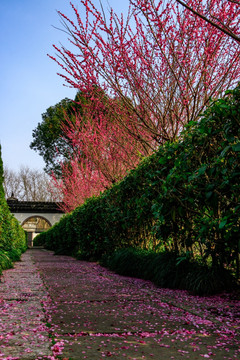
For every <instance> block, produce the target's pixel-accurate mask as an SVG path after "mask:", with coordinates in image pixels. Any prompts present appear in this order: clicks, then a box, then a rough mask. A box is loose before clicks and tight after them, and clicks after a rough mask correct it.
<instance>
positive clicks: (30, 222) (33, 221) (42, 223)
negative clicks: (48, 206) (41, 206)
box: [22, 215, 52, 247]
mask: <svg viewBox="0 0 240 360" xmlns="http://www.w3.org/2000/svg"><path fill="white" fill-rule="evenodd" d="M51 226H52V225H51V223H50V222H49V220H47V219H46V218H44V217H43V216H39V215H34V216H30V217H29V218H27V219H26V220H24V221H23V223H22V227H23V229H24V230H25V231H27V233H28V246H29V247H32V246H33V239H34V238H35V236H37V234H39V233H41V232H43V231H46V230H48V229H49V228H50V227H51Z"/></svg>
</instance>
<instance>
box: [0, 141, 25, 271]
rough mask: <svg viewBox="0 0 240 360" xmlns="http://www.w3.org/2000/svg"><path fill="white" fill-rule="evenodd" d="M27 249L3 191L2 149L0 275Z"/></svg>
mask: <svg viewBox="0 0 240 360" xmlns="http://www.w3.org/2000/svg"><path fill="white" fill-rule="evenodd" d="M26 248H27V243H26V235H25V232H24V230H23V228H22V227H21V226H20V225H19V223H18V221H17V220H16V219H15V218H14V216H13V215H12V214H11V212H10V210H9V208H8V205H7V202H6V200H5V196H4V190H3V166H2V158H1V147H0V274H1V272H2V270H3V269H7V268H9V267H11V266H12V265H13V264H12V261H16V260H19V259H20V256H21V254H22V252H24V251H25V250H26Z"/></svg>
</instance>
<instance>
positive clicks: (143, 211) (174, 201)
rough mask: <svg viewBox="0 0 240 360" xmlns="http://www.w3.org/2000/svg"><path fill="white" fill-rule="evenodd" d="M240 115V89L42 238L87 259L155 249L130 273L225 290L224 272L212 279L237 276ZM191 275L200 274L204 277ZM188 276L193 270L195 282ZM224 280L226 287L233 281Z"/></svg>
mask: <svg viewBox="0 0 240 360" xmlns="http://www.w3.org/2000/svg"><path fill="white" fill-rule="evenodd" d="M239 119H240V88H239V87H238V88H236V89H235V90H232V91H228V92H227V93H226V95H225V97H224V98H223V99H220V100H217V101H213V102H212V104H211V105H210V106H209V108H208V109H207V110H206V112H205V113H204V114H203V115H202V117H201V119H200V121H199V122H191V123H190V124H189V125H188V126H187V128H186V130H185V131H184V132H183V133H182V134H181V137H179V139H178V140H177V141H176V142H174V143H170V142H167V143H166V144H165V145H163V146H161V147H160V148H159V149H158V151H157V152H156V153H154V154H153V155H152V156H150V157H148V158H146V159H144V160H143V161H142V162H141V164H140V165H139V166H138V167H137V168H136V169H135V170H132V171H131V172H130V173H129V174H128V175H127V176H126V177H125V178H124V179H123V180H122V181H121V182H119V183H117V184H115V185H114V186H113V187H112V188H111V189H108V190H106V191H105V192H104V193H102V194H101V196H99V197H97V198H95V197H93V198H91V199H88V200H87V201H86V203H85V204H83V205H82V206H80V207H78V208H77V209H75V210H74V211H73V212H72V213H71V214H68V215H66V217H64V218H62V219H61V220H60V222H59V223H58V224H56V225H55V226H54V227H53V228H51V229H50V230H49V231H48V232H46V233H44V234H41V235H39V236H40V238H39V240H38V241H42V240H41V239H43V237H44V241H42V242H44V243H45V244H46V247H47V248H49V249H52V250H54V251H56V252H61V253H66V254H71V255H76V256H80V257H81V258H85V259H91V258H93V259H101V257H102V256H108V255H109V254H112V253H113V252H114V251H116V250H120V249H124V248H129V247H131V248H138V249H139V251H142V250H140V249H145V250H151V251H152V252H153V253H154V252H156V253H157V255H156V256H157V257H155V254H153V255H151V256H153V258H154V260H153V261H152V262H151V261H150V260H149V261H148V259H150V258H149V256H150V255H149V254H147V255H146V259H145V260H144V261H145V262H149V266H147V267H146V269H145V268H144V267H143V265H142V258H144V256H145V255H143V253H141V255H139V256H140V257H139V258H138V255H136V254H135V253H134V258H135V259H136V261H135V263H134V265H133V264H128V266H127V269H128V271H129V272H128V275H131V274H132V275H133V274H134V273H135V271H136V269H138V268H139V267H140V268H141V273H142V274H141V277H146V278H148V276H150V275H149V271H150V270H149V269H150V268H151V272H152V274H155V275H154V276H153V281H154V282H156V283H158V284H159V285H160V286H168V284H169V282H170V283H171V284H172V286H173V287H180V288H183V287H184V288H189V289H190V288H192V290H194V291H195V290H196V291H197V292H199V293H201V292H204V291H206V288H207V287H208V286H209V289H210V288H212V290H209V291H210V292H214V291H219V290H217V289H222V288H223V285H221V284H222V282H221V279H220V278H219V282H216V286H215V285H214V286H212V285H211V286H210V283H211V284H212V283H213V282H214V281H213V279H214V278H215V277H216V279H217V278H218V274H220V273H221V274H224V276H223V277H224V278H225V274H228V272H227V273H226V272H225V270H226V269H227V270H229V271H231V272H232V273H233V274H234V276H235V279H236V281H237V279H238V277H239V249H240V241H239V239H240V226H239V225H240V217H239V213H240V211H239V210H240V201H239V200H240V199H239V196H240V194H239V186H240V180H239V179H240V176H239V175H240V126H239V125H240V121H239ZM124 254H125V253H124V252H123V253H122V254H121V256H120V259H121V261H120V263H119V264H121V265H119V267H118V269H117V271H119V272H120V271H125V270H123V269H122V270H121V269H120V267H124V266H125V265H124V263H125V262H126V264H127V263H128V260H127V259H128V256H129V253H126V254H125V255H124ZM182 254H185V255H184V256H183V255H182ZM186 254H188V255H187V257H186ZM158 257H159V259H158ZM160 258H161V259H160ZM179 258H180V259H181V261H180V263H179V265H178V266H177V267H176V263H177V262H178V260H176V259H179ZM124 259H125V260H124ZM138 259H139V261H138ZM117 263H118V262H117V261H116V264H117ZM188 264H191V266H192V268H191V269H190V270H189V266H188ZM192 264H194V266H193V265H192ZM114 266H115V265H114ZM199 266H200V268H199ZM185 267H186V269H187V271H186V269H185ZM174 272H175V274H174V275H173V273H174ZM190 273H192V274H194V273H195V274H196V273H197V274H199V277H200V280H199V281H197V280H195V279H196V278H197V277H196V276H194V275H192V277H191V275H189V274H190ZM164 274H165V275H164ZM183 274H187V279H188V284H187V283H186V281H187V280H186V279H183V277H184V275H183ZM134 276H135V275H134ZM171 277H172V279H171V281H169V279H170V278H171ZM226 278H228V275H226ZM211 279H212V280H211ZM183 280H184V281H183ZM209 282H210V283H209ZM223 283H224V286H226V283H227V282H226V281H224V282H223ZM201 284H202V285H201ZM207 284H209V285H207Z"/></svg>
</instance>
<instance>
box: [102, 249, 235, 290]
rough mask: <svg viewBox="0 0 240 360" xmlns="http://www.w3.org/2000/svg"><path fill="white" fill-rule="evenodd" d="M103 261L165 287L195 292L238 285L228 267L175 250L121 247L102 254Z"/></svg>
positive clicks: (124, 273)
mask: <svg viewBox="0 0 240 360" xmlns="http://www.w3.org/2000/svg"><path fill="white" fill-rule="evenodd" d="M101 265H103V266H105V267H107V268H109V269H110V270H113V271H115V272H116V273H118V274H120V275H125V276H132V277H136V278H141V279H145V280H150V281H152V282H153V283H154V284H156V285H158V286H160V287H164V288H170V289H183V290H189V291H190V292H192V293H193V294H196V295H212V294H216V293H220V292H222V291H232V290H234V289H235V288H236V282H235V280H234V277H233V276H232V275H231V274H230V273H229V272H228V271H227V270H225V269H216V268H210V267H208V266H206V265H201V264H199V263H197V262H193V261H191V260H190V258H188V257H187V256H179V254H177V253H175V252H167V251H164V252H160V253H156V252H154V251H149V250H143V249H136V248H126V249H119V250H117V251H115V252H114V253H113V254H112V255H111V256H103V257H102V259H101Z"/></svg>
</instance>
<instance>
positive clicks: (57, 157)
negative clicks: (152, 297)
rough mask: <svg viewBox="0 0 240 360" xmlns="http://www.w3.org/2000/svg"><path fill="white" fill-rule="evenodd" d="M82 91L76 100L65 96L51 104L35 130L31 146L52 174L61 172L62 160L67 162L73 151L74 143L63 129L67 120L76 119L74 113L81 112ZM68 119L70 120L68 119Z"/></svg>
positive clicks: (47, 170) (46, 169)
mask: <svg viewBox="0 0 240 360" xmlns="http://www.w3.org/2000/svg"><path fill="white" fill-rule="evenodd" d="M80 97H81V95H80V93H77V95H76V97H75V99H74V100H71V99H68V98H65V99H63V100H61V101H60V102H59V103H57V104H56V105H54V106H50V107H49V108H48V109H47V110H46V112H45V113H43V114H42V122H41V123H38V126H37V127H36V129H34V130H33V133H32V136H33V141H32V142H31V144H30V148H31V149H33V150H35V151H37V152H38V153H39V154H40V156H42V157H43V160H44V162H45V164H46V165H45V168H44V170H45V171H46V172H47V173H48V174H51V173H52V172H54V173H55V174H58V175H59V174H60V173H61V165H60V164H61V162H65V161H66V159H68V158H69V156H70V154H72V152H73V148H72V144H71V142H69V139H68V138H67V137H66V134H65V133H64V131H63V126H64V125H66V124H67V121H69V120H70V121H74V118H75V116H74V113H75V112H76V111H77V112H81V105H80V104H81V102H82V101H84V99H83V98H81V101H79V100H80ZM67 119H68V120H67Z"/></svg>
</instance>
